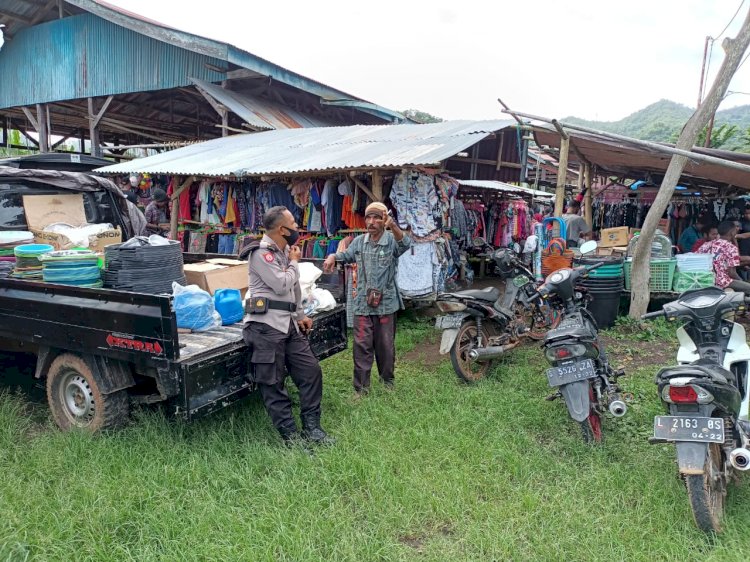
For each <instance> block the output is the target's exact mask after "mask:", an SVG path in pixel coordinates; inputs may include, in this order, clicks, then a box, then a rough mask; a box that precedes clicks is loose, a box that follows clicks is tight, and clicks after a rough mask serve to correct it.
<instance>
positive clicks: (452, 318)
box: [435, 314, 464, 330]
mask: <svg viewBox="0 0 750 562" xmlns="http://www.w3.org/2000/svg"><path fill="white" fill-rule="evenodd" d="M463 323H464V317H463V316H457V315H453V314H449V315H448V316H438V317H437V318H436V319H435V327H436V328H437V329H438V330H448V329H450V328H460V327H461V324H463Z"/></svg>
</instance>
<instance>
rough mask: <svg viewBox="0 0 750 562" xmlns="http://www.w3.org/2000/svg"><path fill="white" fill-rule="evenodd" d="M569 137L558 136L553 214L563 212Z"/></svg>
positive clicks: (559, 214) (558, 214) (559, 215)
mask: <svg viewBox="0 0 750 562" xmlns="http://www.w3.org/2000/svg"><path fill="white" fill-rule="evenodd" d="M569 148H570V138H566V137H562V136H561V137H560V164H559V166H558V167H557V187H556V189H555V216H556V217H561V216H562V214H563V211H564V209H563V203H565V181H566V180H567V179H568V149H569Z"/></svg>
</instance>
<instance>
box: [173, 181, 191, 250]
mask: <svg viewBox="0 0 750 562" xmlns="http://www.w3.org/2000/svg"><path fill="white" fill-rule="evenodd" d="M194 181H195V176H190V177H189V178H187V179H186V180H185V181H184V182H182V184H181V185H180V186H179V187H178V188H177V189H175V190H174V192H173V193H172V197H171V198H170V203H171V205H170V207H169V208H170V211H169V212H170V215H169V238H170V239H172V240H177V219H178V218H179V214H180V194H181V193H182V192H183V191H185V189H187V188H188V187H190V186H191V185H193V182H194Z"/></svg>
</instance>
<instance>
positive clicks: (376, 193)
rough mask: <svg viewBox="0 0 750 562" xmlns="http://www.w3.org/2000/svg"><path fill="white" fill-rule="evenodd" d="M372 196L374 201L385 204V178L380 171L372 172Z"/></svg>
mask: <svg viewBox="0 0 750 562" xmlns="http://www.w3.org/2000/svg"><path fill="white" fill-rule="evenodd" d="M372 195H373V200H374V201H379V202H381V203H382V202H383V176H381V175H380V170H373V171H372Z"/></svg>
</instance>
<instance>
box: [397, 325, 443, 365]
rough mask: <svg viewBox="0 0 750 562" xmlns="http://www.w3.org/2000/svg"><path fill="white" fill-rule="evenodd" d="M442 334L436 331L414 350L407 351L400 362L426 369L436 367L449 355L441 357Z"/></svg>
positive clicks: (400, 358)
mask: <svg viewBox="0 0 750 562" xmlns="http://www.w3.org/2000/svg"><path fill="white" fill-rule="evenodd" d="M441 337H442V332H439V331H437V330H435V333H434V334H430V335H429V336H428V337H427V339H425V340H424V341H421V342H420V343H418V344H417V345H415V346H414V349H412V350H411V351H407V352H406V353H404V354H403V355H402V356H400V357H399V361H401V360H403V361H409V362H413V363H418V364H420V365H423V366H425V367H434V366H436V365H438V364H440V362H442V361H443V360H444V359H445V358H446V357H447V355H440V338H441Z"/></svg>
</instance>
